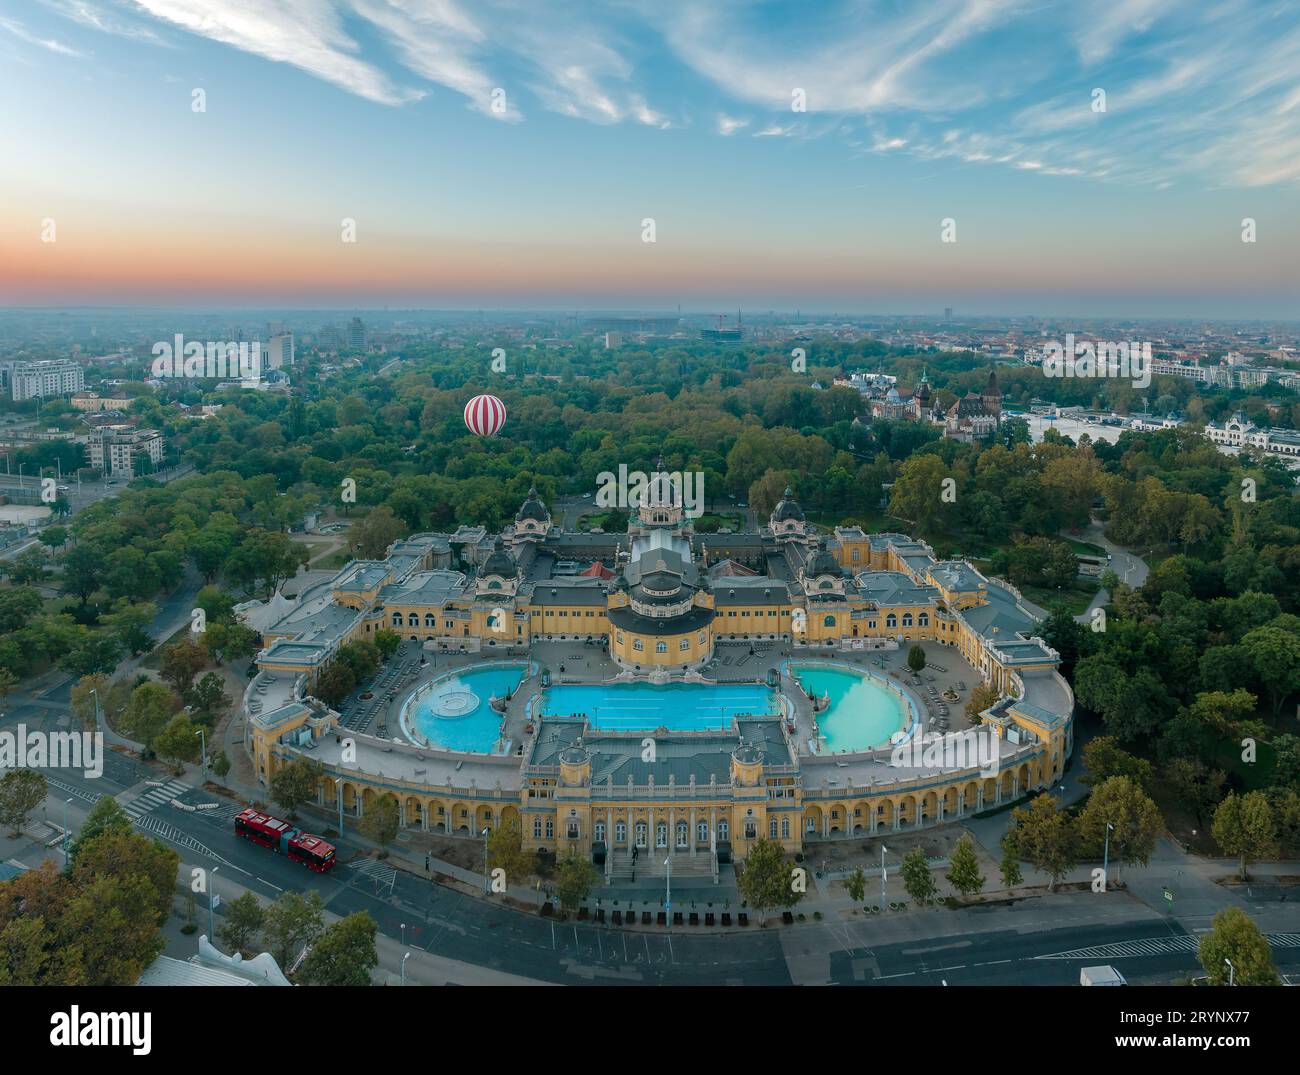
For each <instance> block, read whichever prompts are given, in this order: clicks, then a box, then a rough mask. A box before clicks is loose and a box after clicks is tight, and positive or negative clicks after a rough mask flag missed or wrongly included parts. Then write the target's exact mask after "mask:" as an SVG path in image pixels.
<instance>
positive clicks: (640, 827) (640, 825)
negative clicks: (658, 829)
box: [636, 821, 646, 847]
mask: <svg viewBox="0 0 1300 1075" xmlns="http://www.w3.org/2000/svg"><path fill="white" fill-rule="evenodd" d="M645 836H646V828H645V822H644V821H638V822H637V823H636V846H637V847H645Z"/></svg>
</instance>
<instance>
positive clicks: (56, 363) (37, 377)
mask: <svg viewBox="0 0 1300 1075" xmlns="http://www.w3.org/2000/svg"><path fill="white" fill-rule="evenodd" d="M0 374H2V375H3V377H4V385H5V387H6V388H7V389H8V391H9V398H10V399H12V400H14V402H21V401H22V400H25V399H52V398H55V397H57V396H70V395H72V394H73V393H74V392H80V391H81V390H82V389H83V388H85V387H86V374H85V371H84V370H83V369H82V368H81V366H80V365H78V364H77V363H76V362H73V361H72V360H71V359H68V358H51V359H41V360H39V361H34V362H33V361H11V362H8V363H6V364H5V366H4V367H3V370H0Z"/></svg>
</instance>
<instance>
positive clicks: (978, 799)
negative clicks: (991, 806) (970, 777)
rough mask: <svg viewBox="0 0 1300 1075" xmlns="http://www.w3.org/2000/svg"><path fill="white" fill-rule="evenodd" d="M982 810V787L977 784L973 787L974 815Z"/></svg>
mask: <svg viewBox="0 0 1300 1075" xmlns="http://www.w3.org/2000/svg"><path fill="white" fill-rule="evenodd" d="M983 809H984V785H983V783H979V784H976V785H975V813H977V814H978V813H979V812H980V811H981V810H983Z"/></svg>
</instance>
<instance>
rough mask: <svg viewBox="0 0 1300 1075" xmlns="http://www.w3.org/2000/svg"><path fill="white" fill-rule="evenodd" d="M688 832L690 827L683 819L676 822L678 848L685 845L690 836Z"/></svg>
mask: <svg viewBox="0 0 1300 1075" xmlns="http://www.w3.org/2000/svg"><path fill="white" fill-rule="evenodd" d="M690 832H691V827H690V826H689V825H687V824H686V822H685V821H679V822H677V847H678V848H679V849H680V848H683V847H685V846H686V841H687V839H688V837H689V836H690Z"/></svg>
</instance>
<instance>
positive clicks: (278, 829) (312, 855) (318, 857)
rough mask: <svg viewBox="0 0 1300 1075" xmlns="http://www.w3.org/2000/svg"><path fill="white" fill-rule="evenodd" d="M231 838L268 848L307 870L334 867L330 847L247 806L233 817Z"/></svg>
mask: <svg viewBox="0 0 1300 1075" xmlns="http://www.w3.org/2000/svg"><path fill="white" fill-rule="evenodd" d="M235 835H236V836H242V837H243V838H244V839H245V840H252V841H253V843H255V844H261V845H262V846H263V847H269V848H270V849H271V850H272V851H274V852H275V853H276V854H278V855H288V856H289V858H290V859H292V860H293V861H294V862H301V863H302V864H303V865H304V866H306V867H307V868H308V869H309V870H315V871H316V872H317V873H325V872H326V871H327V870H331V869H333V868H334V863H335V861H337V860H336V858H335V855H334V845H333V844H327V843H326V842H325V841H324V840H322V839H321V838H320V837H319V836H312V835H311V834H310V833H306V832H302V831H301V830H299V829H295V828H294V827H293V826H292V825H290V824H289V822H287V821H281V820H280V819H279V818H278V817H271V816H270V815H269V814H259V813H258V812H257V811H256V810H254V809H253V808H252V807H251V806H250V807H249V808H248V809H247V810H244V811H243V812H242V813H240V814H239V816H238V817H236V818H235Z"/></svg>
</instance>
